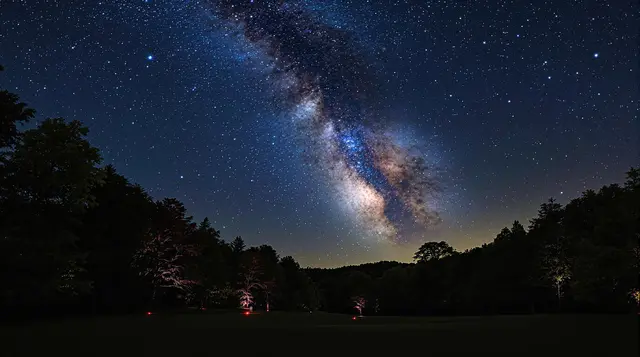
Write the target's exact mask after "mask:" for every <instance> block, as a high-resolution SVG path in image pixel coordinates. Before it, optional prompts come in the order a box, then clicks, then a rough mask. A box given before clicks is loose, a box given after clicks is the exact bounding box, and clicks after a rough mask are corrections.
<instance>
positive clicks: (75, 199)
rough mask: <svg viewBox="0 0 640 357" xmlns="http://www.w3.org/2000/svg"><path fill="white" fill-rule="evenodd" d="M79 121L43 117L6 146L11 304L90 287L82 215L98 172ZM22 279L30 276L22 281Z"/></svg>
mask: <svg viewBox="0 0 640 357" xmlns="http://www.w3.org/2000/svg"><path fill="white" fill-rule="evenodd" d="M87 132H88V130H87V128H86V127H83V126H82V125H81V124H80V122H78V121H72V122H70V123H65V122H64V120H63V119H60V118H56V119H47V120H45V121H44V122H42V123H41V124H40V125H39V126H38V127H37V128H35V129H31V130H27V131H26V132H24V135H22V138H21V140H19V141H17V142H16V143H15V149H14V150H13V151H9V152H6V155H5V158H4V159H3V165H2V181H1V185H0V236H2V237H3V238H4V239H3V240H2V242H1V243H0V244H2V247H0V251H2V252H3V255H4V256H3V257H2V258H3V261H4V265H5V268H6V269H3V270H4V271H6V274H3V277H2V280H3V284H2V288H3V293H2V295H3V298H4V300H5V302H6V303H7V304H8V305H12V304H19V305H23V306H24V305H44V304H46V303H45V302H48V303H54V302H56V301H58V300H59V299H61V298H62V296H65V295H78V294H82V293H84V292H88V290H89V289H90V286H91V284H90V281H87V280H86V279H85V276H84V268H83V263H84V258H85V253H84V252H83V251H81V250H80V249H79V248H78V246H77V243H78V233H79V231H80V229H81V218H82V215H83V214H84V212H85V211H86V210H87V208H89V207H91V206H92V205H93V204H94V203H95V200H94V199H93V197H92V195H91V191H92V189H93V188H94V187H95V186H96V185H97V184H98V183H99V182H100V180H101V175H102V173H101V172H100V170H98V169H97V168H96V165H97V164H98V163H99V162H100V155H99V154H98V150H97V149H96V148H94V147H92V146H91V145H90V144H89V143H88V142H87V141H86V140H85V136H86V134H87ZM25 279H27V280H25Z"/></svg>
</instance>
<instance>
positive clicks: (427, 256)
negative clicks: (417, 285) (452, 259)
mask: <svg viewBox="0 0 640 357" xmlns="http://www.w3.org/2000/svg"><path fill="white" fill-rule="evenodd" d="M454 253H455V250H454V249H453V248H452V247H451V246H450V245H449V244H447V242H444V241H442V242H427V243H424V244H423V245H422V246H420V248H419V249H418V251H417V252H416V254H415V255H414V256H413V259H414V260H416V261H417V262H418V263H424V262H428V261H430V260H438V259H442V258H444V257H448V256H450V255H452V254H454Z"/></svg>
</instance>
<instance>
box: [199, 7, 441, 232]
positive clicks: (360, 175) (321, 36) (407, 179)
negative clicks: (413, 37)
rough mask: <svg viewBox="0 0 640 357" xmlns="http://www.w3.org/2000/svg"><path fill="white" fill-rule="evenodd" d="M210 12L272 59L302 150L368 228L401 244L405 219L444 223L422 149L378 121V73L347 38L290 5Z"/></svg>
mask: <svg viewBox="0 0 640 357" xmlns="http://www.w3.org/2000/svg"><path fill="white" fill-rule="evenodd" d="M211 11H212V13H213V14H214V16H216V17H217V18H220V19H222V20H223V21H226V22H228V23H231V24H233V25H235V26H236V27H235V28H236V29H238V31H239V32H240V33H241V34H242V36H243V37H244V39H245V40H246V41H248V42H249V43H251V44H253V45H255V46H257V47H258V48H260V49H261V50H262V51H263V52H264V54H265V55H266V56H267V57H268V58H270V59H271V61H272V62H273V67H272V68H273V74H274V75H273V76H272V78H274V85H276V86H277V88H278V89H279V92H280V94H281V99H282V102H283V103H284V104H285V110H286V111H287V113H288V115H289V117H291V118H293V119H294V122H295V124H296V127H297V130H298V133H299V136H300V138H301V139H302V140H299V142H300V145H305V146H307V147H308V149H309V150H308V151H307V152H310V153H311V154H310V156H311V157H312V158H313V159H314V160H315V162H316V163H317V164H318V166H319V167H320V169H321V170H322V172H324V174H325V175H326V176H327V178H328V179H330V180H331V182H332V184H333V187H335V189H336V192H337V194H338V195H337V197H338V199H339V200H340V202H341V205H342V207H343V208H344V209H346V210H347V211H348V212H349V213H350V214H352V215H353V216H354V217H356V218H357V222H358V223H360V225H361V226H362V227H364V228H366V229H368V230H369V231H370V232H372V233H374V234H376V235H377V236H379V237H380V238H384V239H388V240H391V241H394V242H400V241H403V240H404V236H403V234H402V222H403V221H404V220H406V219H407V218H411V219H412V220H413V222H414V223H417V224H418V225H420V226H423V227H429V226H431V225H433V224H436V223H437V222H438V221H439V217H438V214H437V212H436V211H435V210H434V209H433V208H432V207H433V206H432V200H433V197H434V194H435V193H436V192H438V185H437V180H436V178H435V176H434V174H433V170H432V169H431V167H430V165H428V163H427V162H426V160H425V157H424V154H423V153H422V152H421V151H420V150H419V148H417V147H407V146H406V145H401V144H400V143H398V142H397V141H396V140H394V138H393V135H391V133H390V131H389V128H388V127H387V126H386V125H385V122H386V120H385V118H381V117H380V116H379V115H378V114H377V110H376V108H375V97H376V92H377V91H376V79H375V76H374V75H373V70H372V68H371V67H370V66H369V65H368V63H367V61H366V60H365V57H364V56H362V55H361V54H360V52H359V50H358V47H357V45H356V43H355V41H353V40H352V38H351V37H350V35H349V33H348V32H346V31H343V30H341V29H337V28H334V27H332V26H330V25H327V24H324V23H321V22H320V21H318V20H317V19H316V18H314V17H313V16H312V15H311V14H310V13H308V12H307V11H305V9H304V7H303V6H301V5H297V4H296V3H291V2H282V1H225V0H221V1H213V2H211Z"/></svg>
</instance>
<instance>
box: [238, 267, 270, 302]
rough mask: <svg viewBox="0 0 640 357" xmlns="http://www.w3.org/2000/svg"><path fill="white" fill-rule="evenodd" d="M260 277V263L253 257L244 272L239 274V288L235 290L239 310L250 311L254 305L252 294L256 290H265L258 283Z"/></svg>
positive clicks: (262, 285) (260, 283) (261, 284)
mask: <svg viewBox="0 0 640 357" xmlns="http://www.w3.org/2000/svg"><path fill="white" fill-rule="evenodd" d="M260 276H261V268H260V262H259V261H258V259H257V258H255V257H254V258H253V259H251V260H250V262H249V263H248V264H246V265H245V266H244V271H243V272H242V274H241V281H240V287H239V288H238V290H237V293H238V295H239V297H240V307H241V308H243V309H245V310H250V309H251V307H252V305H253V303H254V296H253V292H254V291H255V290H256V289H264V288H265V285H264V284H263V283H262V282H261V281H260Z"/></svg>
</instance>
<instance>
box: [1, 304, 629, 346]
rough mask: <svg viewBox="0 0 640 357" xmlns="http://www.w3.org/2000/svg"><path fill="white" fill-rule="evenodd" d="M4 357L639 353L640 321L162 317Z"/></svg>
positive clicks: (24, 342) (67, 328)
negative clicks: (639, 330) (639, 331)
mask: <svg viewBox="0 0 640 357" xmlns="http://www.w3.org/2000/svg"><path fill="white" fill-rule="evenodd" d="M0 333H1V335H0V341H3V342H2V343H0V355H2V356H65V357H66V356H115V357H119V356H156V357H162V356H174V357H182V356H258V355H264V356H331V357H333V356H347V355H350V356H352V355H355V354H359V355H363V354H367V355H371V356H378V355H384V354H389V355H391V356H406V355H407V354H409V353H410V354H412V355H419V356H497V355H500V356H518V357H522V356H543V355H547V356H580V357H584V356H638V318H637V316H634V315H626V316H625V315H620V316H608V315H583V316H544V315H540V316H535V315H534V316H495V317H439V318H418V317H415V318H414V317H365V318H363V319H358V320H355V321H354V320H352V317H351V316H346V315H334V314H323V313H314V314H304V313H300V314H295V313H277V312H271V313H263V314H255V315H251V316H243V315H241V314H240V313H225V314H221V313H198V314H165V315H163V314H157V315H152V316H144V315H140V316H118V317H100V318H94V319H86V318H85V319H70V320H66V321H49V322H39V323H35V324H29V325H23V326H13V327H2V328H0Z"/></svg>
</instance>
